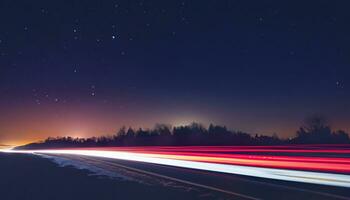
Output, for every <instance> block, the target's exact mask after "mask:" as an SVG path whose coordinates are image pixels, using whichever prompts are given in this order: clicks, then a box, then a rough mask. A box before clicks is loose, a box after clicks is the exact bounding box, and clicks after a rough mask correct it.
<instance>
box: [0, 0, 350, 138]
mask: <svg viewBox="0 0 350 200" xmlns="http://www.w3.org/2000/svg"><path fill="white" fill-rule="evenodd" d="M349 8H350V3H349V2H348V1H345V0H344V1H341V0H339V1H331V0H329V1H324V0H323V1H322V0H317V1H316V0H314V1H313V0H310V1H243V0H242V1H234V0H225V1H224V0H222V1H221V0H210V1H209V0H200V1H189V0H185V1H164V0H159V1H142V0H138V1H131V0H124V1H109V0H103V1H97V0H96V1H89V0H82V1H75V0H60V1H47V0H35V1H16V0H2V1H1V2H0V25H1V26H0V92H1V98H0V144H20V143H25V142H29V141H35V140H39V139H44V138H46V137H47V136H58V135H71V136H74V137H88V136H93V135H106V134H113V133H115V132H116V130H118V128H119V127H121V126H122V125H126V126H134V127H144V128H152V127H153V125H154V124H155V123H167V124H172V125H181V124H188V123H190V122H193V121H196V122H202V123H203V124H204V125H208V124H209V123H211V122H212V123H216V124H220V125H227V126H228V127H229V128H232V129H238V130H243V131H248V132H251V133H261V134H267V135H271V134H273V133H277V134H278V135H279V136H281V137H290V136H293V135H294V134H295V131H296V130H297V129H298V126H299V125H301V123H302V121H303V120H304V119H305V117H307V116H309V115H312V114H322V115H324V116H326V117H327V118H328V119H329V121H330V123H331V124H332V126H333V127H334V128H339V129H344V130H346V131H350V125H349V123H348V122H349V120H350V115H349V111H350V109H349V108H350V91H349V89H350V78H349V74H350V12H349Z"/></svg>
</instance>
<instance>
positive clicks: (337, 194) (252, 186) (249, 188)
mask: <svg viewBox="0 0 350 200" xmlns="http://www.w3.org/2000/svg"><path fill="white" fill-rule="evenodd" d="M59 156H61V157H64V158H67V159H72V160H78V161H81V162H85V163H87V164H89V165H94V166H96V167H99V168H102V169H106V170H109V171H111V170H112V171H113V170H115V171H117V172H119V171H120V169H123V170H127V171H131V172H133V173H136V174H140V175H141V176H147V177H148V178H152V179H163V180H165V181H171V182H174V183H176V184H180V185H184V186H189V187H194V188H197V189H199V190H201V191H202V192H203V193H208V192H209V193H213V194H214V195H215V196H216V197H217V198H223V199H315V200H321V199H350V190H349V188H344V187H333V186H323V185H316V184H307V183H297V182H289V181H281V180H271V179H265V178H257V177H250V176H242V175H234V174H227V173H217V172H209V171H204V170H194V169H188V168H181V167H173V166H166V165H159V164H152V163H145V162H137V161H126V160H120V159H111V158H101V157H91V156H85V155H59Z"/></svg>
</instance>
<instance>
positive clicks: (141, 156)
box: [11, 145, 350, 187]
mask: <svg viewBox="0 0 350 200" xmlns="http://www.w3.org/2000/svg"><path fill="white" fill-rule="evenodd" d="M11 152H25V153H39V154H40V153H44V154H75V155H85V156H94V157H104V158H112V159H122V160H130V161H139V162H148V163H154V164H162V165H170V166H176V167H185V168H193V169H202V170H209V171H216V172H224V173H232V174H240V175H248V176H256V177H263V178H272V179H280V180H290V181H300V182H307V183H317V184H328V185H336V186H344V187H350V156H349V155H350V154H349V152H350V146H347V145H322V146H313V145H301V146H297V145H295V146H242V147H240V146H224V147H217V146H216V147H214V146H211V147H209V146H197V147H195V146H191V147H188V146H187V147H96V148H70V149H50V150H33V151H11ZM278 153H284V155H277V154H278Z"/></svg>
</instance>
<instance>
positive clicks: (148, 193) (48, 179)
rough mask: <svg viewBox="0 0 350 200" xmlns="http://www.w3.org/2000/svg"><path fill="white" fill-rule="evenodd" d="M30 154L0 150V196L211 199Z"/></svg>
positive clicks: (5, 199)
mask: <svg viewBox="0 0 350 200" xmlns="http://www.w3.org/2000/svg"><path fill="white" fill-rule="evenodd" d="M88 174H90V173H89V172H88V171H87V170H79V169H75V168H73V167H59V166H58V165H57V164H55V163H53V162H51V161H50V160H48V159H44V158H40V157H38V156H34V155H24V154H4V153H0V199H1V200H55V199H57V200H58V199H59V200H62V199H65V200H70V199H72V200H73V199H74V200H79V199H83V200H109V199H113V200H116V199H122V200H126V199H138V200H139V199H156V200H157V199H160V200H170V199H184V200H185V199H212V197H205V196H203V194H200V193H199V192H196V191H195V190H190V191H186V190H184V189H176V188H172V187H162V186H152V185H145V184H141V183H137V182H132V181H118V180H111V179H109V178H106V177H99V176H89V175H88Z"/></svg>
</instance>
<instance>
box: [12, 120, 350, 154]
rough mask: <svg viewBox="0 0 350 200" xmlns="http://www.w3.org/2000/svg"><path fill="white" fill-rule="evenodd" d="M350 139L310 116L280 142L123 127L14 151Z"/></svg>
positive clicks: (224, 132) (221, 131) (238, 134)
mask: <svg viewBox="0 0 350 200" xmlns="http://www.w3.org/2000/svg"><path fill="white" fill-rule="evenodd" d="M348 143H350V139H349V135H348V134H347V133H346V132H345V131H342V130H337V131H332V129H331V128H330V126H329V125H328V124H327V122H326V120H325V119H324V118H323V117H318V116H316V117H315V116H313V117H310V118H308V119H307V120H306V121H305V124H304V125H303V126H301V127H300V128H299V130H298V131H297V132H296V136H295V137H293V138H288V139H281V138H279V137H278V136H277V134H274V135H273V136H266V135H259V134H255V135H252V134H249V133H245V132H242V131H232V130H229V129H227V128H226V127H225V126H219V125H213V124H211V125H210V126H209V127H208V128H205V127H204V126H203V125H201V124H199V123H192V124H190V125H186V126H177V127H173V128H172V127H171V126H170V125H165V124H157V125H155V127H154V128H153V129H142V128H139V129H133V128H131V127H130V128H128V129H127V128H126V127H122V128H121V129H120V130H119V131H118V132H117V133H116V134H115V135H112V136H100V137H90V138H72V137H49V138H47V139H46V140H45V141H41V142H37V143H30V144H27V145H24V146H19V147H16V149H44V148H45V149H46V148H66V147H108V146H188V145H191V146H199V145H201V146H202V145H204V146H214V145H217V146H223V145H225V146H226V145H284V144H348Z"/></svg>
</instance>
